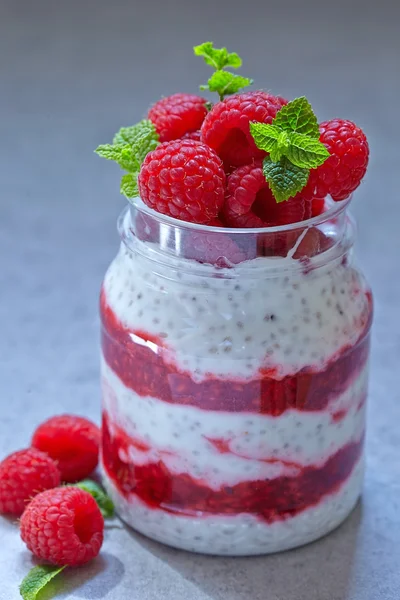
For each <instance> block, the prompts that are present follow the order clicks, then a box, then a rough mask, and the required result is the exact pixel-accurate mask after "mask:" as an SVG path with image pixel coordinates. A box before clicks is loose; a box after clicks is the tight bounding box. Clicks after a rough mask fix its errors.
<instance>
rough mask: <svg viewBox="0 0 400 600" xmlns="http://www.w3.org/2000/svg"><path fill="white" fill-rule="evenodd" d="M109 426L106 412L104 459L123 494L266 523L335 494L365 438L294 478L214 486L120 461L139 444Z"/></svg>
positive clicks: (174, 509)
mask: <svg viewBox="0 0 400 600" xmlns="http://www.w3.org/2000/svg"><path fill="white" fill-rule="evenodd" d="M112 431H113V433H111V430H110V427H109V421H108V416H107V415H106V414H104V415H103V464H104V467H105V469H106V472H107V475H108V476H109V477H110V479H111V480H112V481H113V482H114V485H115V486H116V487H117V489H118V490H119V492H120V493H121V494H122V495H123V496H125V497H126V498H129V496H130V495H131V494H135V495H136V496H137V497H138V498H140V500H142V502H144V503H145V504H146V505H147V506H148V507H150V508H157V509H162V510H165V511H167V512H170V513H177V514H186V515H193V514H196V516H197V511H200V512H202V513H206V514H215V515H221V516H223V515H235V514H241V513H249V514H252V515H255V516H257V517H259V518H260V519H262V520H264V521H267V522H268V523H271V522H273V521H277V520H281V519H285V518H288V517H293V516H294V515H296V514H298V513H300V512H302V511H304V510H306V509H307V508H309V507H311V506H314V505H316V504H317V503H318V502H320V501H321V499H322V498H323V497H324V496H326V495H328V494H332V493H335V492H336V491H337V490H338V488H339V487H340V485H341V484H343V483H344V481H345V480H346V479H347V477H348V476H349V475H350V473H351V472H352V470H353V468H354V466H355V464H356V463H357V461H358V459H359V458H360V455H361V452H362V448H363V443H364V439H363V438H362V439H361V440H360V441H359V442H352V443H350V444H348V445H346V446H344V447H343V448H341V449H340V450H339V451H338V452H336V454H334V455H332V456H331V457H330V458H329V459H328V460H327V461H326V462H325V464H323V465H319V466H308V467H302V468H301V472H300V474H299V475H296V476H294V477H287V476H280V477H276V478H274V479H272V480H265V479H264V480H260V481H245V482H241V483H239V484H237V485H234V486H231V487H228V486H224V487H222V488H221V489H219V490H218V491H216V490H213V489H210V487H209V486H208V485H207V482H206V481H203V480H201V479H193V478H192V477H191V476H190V475H187V474H184V473H182V474H179V475H176V474H173V473H171V472H170V471H169V470H168V468H167V467H166V465H165V464H164V463H163V462H162V461H161V460H160V461H158V462H154V463H148V464H146V465H138V466H135V465H134V463H133V462H129V463H126V462H123V461H122V460H121V458H120V457H121V456H129V448H130V447H131V446H137V442H136V441H135V440H134V439H132V438H130V437H129V436H128V435H127V434H126V433H125V432H124V431H123V430H122V429H121V428H119V427H117V426H115V424H113V427H112ZM215 447H216V448H217V446H215ZM217 449H218V448H217ZM221 451H223V449H222V450H221Z"/></svg>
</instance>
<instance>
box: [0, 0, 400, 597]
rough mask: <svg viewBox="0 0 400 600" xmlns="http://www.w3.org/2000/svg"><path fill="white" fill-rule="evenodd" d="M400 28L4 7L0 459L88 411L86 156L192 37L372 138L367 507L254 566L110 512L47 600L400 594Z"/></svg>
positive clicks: (105, 178) (208, 4)
mask: <svg viewBox="0 0 400 600" xmlns="http://www.w3.org/2000/svg"><path fill="white" fill-rule="evenodd" d="M399 20H400V10H399V4H398V3H396V2H395V0H393V1H392V3H390V2H386V0H381V1H380V2H378V3H372V2H369V0H364V1H361V0H360V1H358V0H357V1H353V2H352V1H351V0H347V1H346V2H345V1H344V0H336V1H335V2H329V3H328V2H324V1H322V2H321V1H320V2H312V3H311V2H301V1H297V2H296V1H295V0H292V1H289V0H287V1H285V2H282V3H281V4H279V5H278V3H276V2H267V1H266V0H264V1H262V0H260V1H257V0H247V1H246V2H245V1H244V0H241V2H239V1H236V0H229V1H228V0H227V1H225V0H219V1H217V0H214V1H212V0H201V1H200V0H199V1H197V2H190V1H189V0H187V1H184V0H181V1H177V0H169V1H167V0H164V2H162V0H158V1H157V0H147V1H143V2H139V1H137V0H136V1H130V2H128V1H126V2H123V1H122V0H114V1H111V0H110V1H109V2H106V1H104V0H97V1H95V0H89V1H87V0H86V1H82V0H81V1H78V0H70V1H69V2H63V3H62V2H54V0H37V1H36V2H31V1H29V0H10V1H4V0H3V1H0V71H1V72H0V115H1V116H0V173H1V180H0V405H1V420H0V455H3V454H5V453H8V452H10V451H12V450H14V449H17V448H19V447H21V446H24V445H26V444H27V443H28V441H29V438H30V433H31V431H32V429H33V428H34V426H35V425H36V424H37V423H39V422H40V421H42V420H43V419H45V418H46V417H48V416H49V415H51V414H54V413H59V412H62V411H70V412H78V413H82V414H85V415H87V416H89V417H91V418H93V419H95V420H97V421H98V420H99V412H100V400H99V385H98V329H99V327H98V317H97V298H98V291H99V286H100V283H101V279H102V275H103V273H104V271H105V269H106V267H107V264H108V262H109V261H110V260H111V258H112V257H113V254H114V253H115V252H116V249H117V244H118V239H117V233H116V230H115V220H116V217H117V215H118V213H119V211H120V210H121V208H122V206H123V200H122V199H121V198H120V197H119V195H118V191H117V186H118V177H119V173H118V170H117V169H116V168H114V167H113V166H112V165H110V164H106V163H104V162H103V161H101V160H100V159H99V158H97V157H96V156H95V155H94V154H93V152H92V150H93V148H94V147H95V146H96V145H97V144H98V143H102V142H106V141H108V140H109V139H110V138H111V136H112V133H113V132H114V130H115V129H116V128H117V127H118V126H120V125H122V124H129V123H131V122H135V121H136V120H138V119H139V118H141V117H142V116H143V115H144V113H145V111H146V108H147V106H148V105H149V104H150V103H151V102H152V101H154V100H155V99H157V98H158V97H159V96H161V95H162V94H164V95H166V94H168V93H173V92H175V91H179V90H182V91H189V92H191V91H192V92H195V91H196V88H197V85H198V83H200V82H202V81H203V80H204V79H205V77H206V75H207V73H208V71H207V69H206V67H203V66H202V64H201V63H200V60H199V59H195V58H194V57H192V55H191V46H192V45H193V43H200V42H201V41H204V40H206V39H213V40H214V41H215V42H219V43H221V44H226V45H228V46H230V47H231V49H234V50H237V51H238V52H240V53H241V54H243V56H244V58H245V67H244V69H243V73H244V74H248V75H251V76H253V77H254V78H255V80H256V82H258V84H259V86H260V87H265V88H269V89H271V90H273V91H275V92H277V93H281V94H283V95H287V96H288V97H292V98H293V97H295V96H296V95H297V96H298V95H301V94H307V95H308V96H309V98H310V100H311V101H312V103H313V105H314V106H315V108H316V110H317V112H318V115H319V116H320V119H321V120H322V119H324V118H331V117H334V116H338V115H340V116H344V117H348V118H350V119H354V120H356V121H358V122H359V124H360V125H362V126H363V127H365V129H366V131H367V132H368V136H369V139H370V144H371V148H372V157H371V164H370V170H369V174H368V176H367V178H366V181H365V183H364V184H363V186H362V188H361V189H360V191H359V193H358V194H357V195H356V199H355V201H354V207H353V211H354V213H355V214H356V217H357V219H358V223H359V239H358V245H357V250H358V255H359V257H360V260H361V263H362V264H363V267H364V270H365V271H366V273H367V275H368V277H369V280H370V282H371V284H372V286H373V288H374V291H375V296H376V316H375V326H374V345H373V360H372V377H371V388H370V389H371V393H370V404H369V435H368V444H367V450H368V469H367V476H366V483H365V493H364V497H363V501H362V503H361V504H360V505H359V506H358V507H357V509H356V510H355V511H354V513H353V514H352V515H351V517H350V518H349V519H348V520H347V521H346V523H345V524H344V525H343V526H342V527H340V528H339V529H338V530H337V531H336V532H334V533H333V534H331V535H330V536H328V537H327V538H325V539H323V540H321V541H319V542H316V543H314V544H311V545H309V546H307V547H305V548H302V549H299V550H296V551H291V552H286V553H283V554H280V555H275V556H270V557H259V558H250V559H226V558H210V557H202V556H194V555H190V554H186V553H184V552H178V551H173V550H170V549H168V548H166V547H163V546H161V545H158V544H156V543H153V542H150V541H148V540H146V539H145V538H143V537H141V536H140V535H137V534H135V533H133V532H132V531H128V530H127V529H125V528H124V527H122V526H121V525H119V523H118V522H115V523H114V524H113V525H112V526H111V527H109V528H108V529H107V533H106V540H105V544H104V551H103V552H102V555H101V557H100V558H99V559H98V560H96V561H95V562H93V563H92V564H91V565H89V566H87V567H85V568H82V569H80V570H78V571H75V572H71V573H69V574H67V575H66V576H65V578H64V583H63V587H62V588H61V590H57V588H53V589H51V590H50V591H49V592H46V593H45V594H42V600H44V599H45V598H47V599H49V598H51V597H53V595H54V594H55V593H56V591H58V597H60V598H71V599H78V598H86V599H109V598H115V599H117V600H119V599H120V600H125V599H128V598H129V599H131V600H139V599H140V600H156V599H158V598H162V599H163V600H180V599H185V600H191V599H193V600H206V599H207V600H211V599H213V600H239V599H241V598H250V599H251V600H398V599H399V597H400V569H399V559H400V516H399V515H400V503H399V497H400V460H399V454H400V433H399V431H400V429H399V426H398V423H399V422H400V398H399V392H398V390H399V385H398V372H399V367H398V363H399V358H400V332H399V317H398V306H399V302H400V283H399V282H400V277H399V275H400V269H399V251H400V242H399V236H398V222H399V218H400V202H399V184H398V175H399V164H398V163H399V139H400V126H399V123H400V118H399V99H398V98H399V94H400V84H399V68H398V62H399V54H400V46H399V41H398V40H399V37H398V35H397V33H398V31H397V30H398V26H399ZM0 540H1V544H0V598H1V600H14V599H17V598H18V597H19V594H18V589H17V584H18V582H19V581H20V580H21V578H22V577H23V575H24V574H25V573H26V572H27V571H28V569H29V568H30V566H31V564H32V563H31V557H30V555H29V553H28V552H27V551H26V550H25V549H24V547H23V545H22V543H21V542H20V541H19V539H18V532H17V527H16V525H15V524H14V523H13V522H12V521H9V520H5V519H2V520H0Z"/></svg>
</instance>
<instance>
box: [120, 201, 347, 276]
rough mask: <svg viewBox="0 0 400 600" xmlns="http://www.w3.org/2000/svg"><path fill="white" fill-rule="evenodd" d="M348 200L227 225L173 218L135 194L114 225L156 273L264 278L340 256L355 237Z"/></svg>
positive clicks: (318, 266) (315, 266)
mask: <svg viewBox="0 0 400 600" xmlns="http://www.w3.org/2000/svg"><path fill="white" fill-rule="evenodd" d="M349 203H350V199H349V200H346V201H342V202H334V201H333V200H328V201H327V205H328V206H327V210H325V211H324V213H323V214H321V215H319V216H317V217H314V218H312V219H309V220H307V221H302V222H300V223H292V224H290V225H287V226H280V227H268V228H263V229H232V228H222V227H210V226H206V225H197V224H193V223H186V222H183V221H179V220H177V219H173V218H171V217H168V216H165V215H162V214H160V213H156V212H155V211H153V210H151V209H150V208H148V207H147V206H145V205H144V204H143V203H142V202H141V200H140V199H135V201H134V203H133V204H132V205H130V206H129V207H126V208H125V209H124V210H123V212H122V214H121V215H120V218H119V221H118V229H119V233H120V235H121V239H122V241H123V243H124V244H125V246H126V247H127V248H128V250H129V251H130V252H131V253H132V254H134V255H139V256H140V257H142V258H143V259H144V260H147V261H149V269H151V270H152V271H154V272H160V274H163V270H164V269H167V270H168V269H173V270H178V271H182V272H184V271H187V272H190V273H191V274H192V275H193V274H195V273H197V274H199V275H203V276H205V277H209V276H212V277H216V276H217V277H222V278H224V277H226V278H232V277H235V276H237V275H239V274H240V276H241V277H242V276H248V277H260V276H263V277H265V276H267V277H268V276H276V275H277V274H283V273H284V272H286V271H308V270H314V269H321V268H324V267H325V268H326V267H331V266H333V265H334V264H336V263H340V262H342V261H345V260H346V259H347V258H346V257H347V256H348V254H349V252H350V250H351V248H352V246H353V244H354V237H355V224H354V220H353V219H352V217H351V216H350V215H349V213H348V210H347V208H348V205H349Z"/></svg>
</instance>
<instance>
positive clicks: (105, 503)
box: [75, 175, 126, 519]
mask: <svg viewBox="0 0 400 600" xmlns="http://www.w3.org/2000/svg"><path fill="white" fill-rule="evenodd" d="M124 177H126V175H124ZM75 487H78V488H80V489H81V490H84V491H85V492H88V493H89V494H90V495H91V496H93V498H94V499H95V500H96V502H97V504H98V506H99V508H100V511H101V514H102V515H103V517H104V518H105V519H110V518H111V517H113V516H114V504H113V503H112V500H111V498H109V497H108V496H107V494H106V493H105V491H104V490H103V488H102V487H101V486H100V485H99V484H98V483H96V482H95V481H92V480H91V479H84V480H83V481H79V482H78V483H76V484H75Z"/></svg>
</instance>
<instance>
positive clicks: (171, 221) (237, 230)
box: [129, 194, 353, 235]
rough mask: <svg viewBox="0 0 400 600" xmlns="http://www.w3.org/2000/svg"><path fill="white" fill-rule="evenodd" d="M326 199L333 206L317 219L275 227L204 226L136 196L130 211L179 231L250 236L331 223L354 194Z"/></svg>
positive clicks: (344, 208) (343, 209)
mask: <svg viewBox="0 0 400 600" xmlns="http://www.w3.org/2000/svg"><path fill="white" fill-rule="evenodd" d="M326 199H328V201H331V202H332V206H331V207H330V208H328V210H326V211H325V212H323V213H321V214H320V215H317V216H316V217H311V218H310V219H305V220H303V221H297V222H295V223H289V224H287V225H276V226H273V227H251V228H249V227H218V226H214V225H203V224H200V223H191V222H190V221H182V220H180V219H175V218H174V217H170V216H169V215H164V214H163V213H159V212H157V211H155V210H153V209H152V208H150V207H149V206H147V205H146V204H145V203H144V202H143V200H142V199H141V198H140V197H139V196H136V197H135V198H132V199H131V200H130V206H129V208H130V210H132V208H134V209H136V210H137V211H138V212H140V213H142V214H145V215H147V216H149V217H151V218H152V219H154V220H155V221H158V222H159V223H163V224H166V225H170V226H172V227H175V228H178V229H186V230H192V231H193V230H195V231H198V232H204V233H225V234H229V233H231V234H235V235H236V234H238V235H240V234H241V235H249V233H252V234H258V233H260V234H266V233H285V232H288V231H293V230H295V229H299V228H308V227H313V226H316V225H321V224H322V223H325V222H326V221H329V220H331V219H332V218H335V217H337V216H339V215H340V214H341V213H343V212H344V211H345V210H346V209H347V207H348V206H349V204H350V203H351V201H352V199H353V194H350V195H349V196H348V198H346V199H345V200H339V201H335V200H333V198H331V197H330V196H327V197H326V198H325V200H326ZM132 216H133V215H132Z"/></svg>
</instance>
